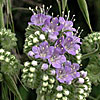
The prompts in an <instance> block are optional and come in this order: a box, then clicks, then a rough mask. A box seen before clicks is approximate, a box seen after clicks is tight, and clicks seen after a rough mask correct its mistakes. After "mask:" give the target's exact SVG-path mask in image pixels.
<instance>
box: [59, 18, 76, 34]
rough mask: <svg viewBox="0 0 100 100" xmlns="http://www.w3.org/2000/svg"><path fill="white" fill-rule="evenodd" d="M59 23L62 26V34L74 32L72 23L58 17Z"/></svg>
mask: <svg viewBox="0 0 100 100" xmlns="http://www.w3.org/2000/svg"><path fill="white" fill-rule="evenodd" d="M59 22H60V24H61V25H63V28H62V32H64V31H71V32H72V31H76V29H75V28H73V22H72V21H68V20H65V19H64V18H63V17H59Z"/></svg>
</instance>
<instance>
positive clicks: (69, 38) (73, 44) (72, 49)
mask: <svg viewBox="0 0 100 100" xmlns="http://www.w3.org/2000/svg"><path fill="white" fill-rule="evenodd" d="M65 34H66V38H65V39H64V41H63V43H62V44H63V47H64V48H65V50H66V51H67V52H68V53H69V54H72V55H76V50H78V49H80V45H79V44H81V42H80V38H79V37H77V36H74V35H72V33H71V32H67V33H65Z"/></svg>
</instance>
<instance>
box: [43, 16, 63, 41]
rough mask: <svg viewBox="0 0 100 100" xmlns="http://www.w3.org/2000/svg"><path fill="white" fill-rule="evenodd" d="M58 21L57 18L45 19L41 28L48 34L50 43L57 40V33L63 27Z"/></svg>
mask: <svg viewBox="0 0 100 100" xmlns="http://www.w3.org/2000/svg"><path fill="white" fill-rule="evenodd" d="M58 23H59V20H58V18H57V17H55V18H52V20H51V19H47V20H46V21H45V26H44V27H43V28H42V30H43V31H45V32H48V33H49V36H48V38H49V39H50V40H52V41H54V40H56V39H57V35H59V31H60V30H61V29H62V27H63V25H59V26H58Z"/></svg>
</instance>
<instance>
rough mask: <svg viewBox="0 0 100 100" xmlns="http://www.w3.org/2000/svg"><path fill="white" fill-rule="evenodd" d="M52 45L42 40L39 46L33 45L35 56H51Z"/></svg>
mask: <svg viewBox="0 0 100 100" xmlns="http://www.w3.org/2000/svg"><path fill="white" fill-rule="evenodd" d="M49 49H50V47H49V45H48V42H46V41H45V42H42V43H41V44H40V45H39V47H36V46H33V47H32V51H33V53H34V55H35V58H41V59H43V60H45V59H47V58H49V57H50V56H51V55H50V51H49Z"/></svg>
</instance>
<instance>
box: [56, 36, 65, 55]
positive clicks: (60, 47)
mask: <svg viewBox="0 0 100 100" xmlns="http://www.w3.org/2000/svg"><path fill="white" fill-rule="evenodd" d="M63 42H64V36H62V37H60V38H59V39H58V40H57V41H56V43H55V47H56V49H57V50H58V51H59V53H60V54H64V53H65V52H66V50H65V48H64V47H63Z"/></svg>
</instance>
